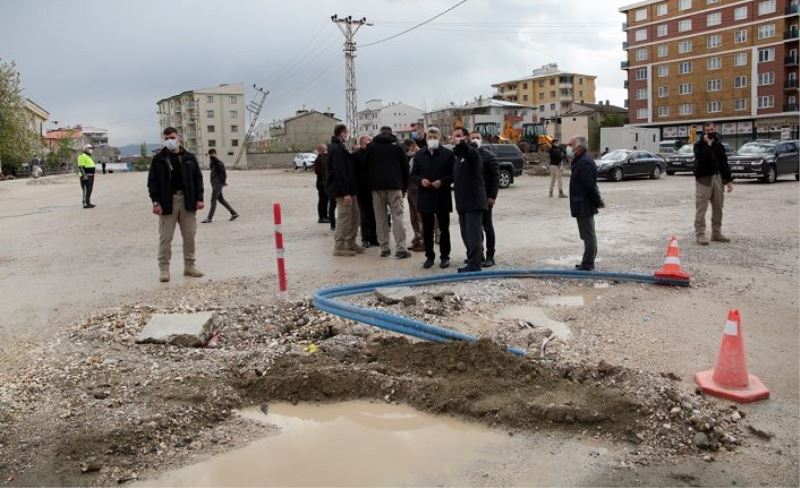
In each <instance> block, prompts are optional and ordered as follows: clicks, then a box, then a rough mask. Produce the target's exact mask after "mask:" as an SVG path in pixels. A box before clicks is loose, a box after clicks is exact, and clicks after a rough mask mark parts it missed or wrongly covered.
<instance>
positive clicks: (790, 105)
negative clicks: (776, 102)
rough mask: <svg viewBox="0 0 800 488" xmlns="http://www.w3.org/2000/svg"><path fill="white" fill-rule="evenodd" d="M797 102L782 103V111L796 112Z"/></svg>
mask: <svg viewBox="0 0 800 488" xmlns="http://www.w3.org/2000/svg"><path fill="white" fill-rule="evenodd" d="M797 109H798V107H797V104H796V103H786V104H784V105H783V111H784V112H797Z"/></svg>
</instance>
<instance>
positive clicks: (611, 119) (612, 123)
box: [600, 113, 625, 127]
mask: <svg viewBox="0 0 800 488" xmlns="http://www.w3.org/2000/svg"><path fill="white" fill-rule="evenodd" d="M600 125H601V126H602V127H622V126H623V125H625V117H623V116H622V115H620V114H617V113H610V114H608V115H606V116H605V117H604V118H603V123H602V124H600Z"/></svg>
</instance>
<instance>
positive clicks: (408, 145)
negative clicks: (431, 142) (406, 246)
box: [403, 139, 425, 252]
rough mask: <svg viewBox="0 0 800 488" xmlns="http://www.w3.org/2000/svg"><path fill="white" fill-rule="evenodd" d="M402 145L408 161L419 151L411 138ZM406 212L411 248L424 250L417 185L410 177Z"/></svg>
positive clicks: (418, 250) (417, 250)
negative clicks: (409, 225) (408, 219)
mask: <svg viewBox="0 0 800 488" xmlns="http://www.w3.org/2000/svg"><path fill="white" fill-rule="evenodd" d="M403 147H404V148H405V151H406V157H407V158H408V160H409V161H413V160H414V156H415V155H416V154H417V151H419V146H418V145H417V143H416V142H414V140H413V139H406V140H405V141H403ZM407 198H408V213H409V216H410V218H411V231H412V232H414V238H413V239H411V250H412V251H415V252H421V251H424V250H425V245H424V244H423V243H422V216H421V215H420V213H419V208H418V206H417V202H418V200H419V185H418V184H417V182H416V181H414V180H413V179H412V178H409V179H408V194H407Z"/></svg>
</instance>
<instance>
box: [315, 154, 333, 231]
mask: <svg viewBox="0 0 800 488" xmlns="http://www.w3.org/2000/svg"><path fill="white" fill-rule="evenodd" d="M327 154H328V146H326V145H325V144H319V145H317V159H315V160H314V174H315V175H316V176H317V217H318V220H317V223H319V224H331V230H336V215H335V214H336V200H334V199H332V198H331V197H330V196H329V195H328V178H327V177H326V173H325V161H326V159H327Z"/></svg>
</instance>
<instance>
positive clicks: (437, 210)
mask: <svg viewBox="0 0 800 488" xmlns="http://www.w3.org/2000/svg"><path fill="white" fill-rule="evenodd" d="M441 139H442V132H441V131H440V130H439V129H437V128H436V127H431V128H429V129H428V131H427V132H426V140H425V144H426V147H425V149H420V150H419V151H417V154H415V155H414V165H413V167H412V168H411V179H412V180H414V181H415V182H416V183H417V184H418V185H419V195H418V197H417V206H418V208H419V213H420V214H422V238H423V241H424V242H425V258H426V259H425V264H423V267H424V268H426V269H427V268H430V267H431V266H433V262H434V260H435V259H436V254H435V253H434V252H433V229H434V225H435V223H436V221H437V220H438V222H439V229H440V232H441V237H440V239H439V255H440V258H441V262H440V263H439V267H440V268H442V269H444V268H447V267H449V266H450V213H451V212H452V211H453V197H452V190H451V188H450V186H451V185H452V183H453V165H454V164H455V156H454V155H453V151H451V150H450V149H447V148H446V147H442V145H441V142H442V140H441Z"/></svg>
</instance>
